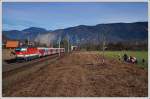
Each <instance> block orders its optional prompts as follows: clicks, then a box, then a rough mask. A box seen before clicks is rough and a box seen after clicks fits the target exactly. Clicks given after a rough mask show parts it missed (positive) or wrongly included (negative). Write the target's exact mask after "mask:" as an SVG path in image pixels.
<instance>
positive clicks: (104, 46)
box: [102, 33, 105, 63]
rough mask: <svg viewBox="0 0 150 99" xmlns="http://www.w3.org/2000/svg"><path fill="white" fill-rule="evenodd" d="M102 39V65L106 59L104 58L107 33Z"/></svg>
mask: <svg viewBox="0 0 150 99" xmlns="http://www.w3.org/2000/svg"><path fill="white" fill-rule="evenodd" d="M102 35H103V36H102V39H103V59H102V63H104V62H105V57H104V54H105V33H102Z"/></svg>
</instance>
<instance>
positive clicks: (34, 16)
mask: <svg viewBox="0 0 150 99" xmlns="http://www.w3.org/2000/svg"><path fill="white" fill-rule="evenodd" d="M2 11H3V12H2V13H3V14H2V21H3V23H2V24H3V30H15V29H16V30H23V29H25V28H29V27H41V28H45V29H47V30H55V29H63V28H67V27H72V26H77V25H96V24H101V23H116V22H126V23H130V22H136V21H148V5H147V3H146V2H145V3H144V2H139V3H133V2H130V3H102V2H101V3H100V2H99V3H98V2H95V3H94V2H93V3H88V2H86V3H85V2H76V3H65V2H64V3H63V2H62V3H56V2H51V3H50V2H49V3H48V2H47V3H46V2H45V3H42V2H38V3H36V2H30V3H25V2H22V3H21V2H20V3H19V2H6V3H3V5H2Z"/></svg>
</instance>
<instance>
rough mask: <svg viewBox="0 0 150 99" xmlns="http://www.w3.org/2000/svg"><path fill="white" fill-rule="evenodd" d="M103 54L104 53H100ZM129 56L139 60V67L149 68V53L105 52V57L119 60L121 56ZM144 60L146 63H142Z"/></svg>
mask: <svg viewBox="0 0 150 99" xmlns="http://www.w3.org/2000/svg"><path fill="white" fill-rule="evenodd" d="M100 53H102V52H100ZM125 53H126V54H127V55H128V56H134V57H136V58H137V60H138V64H137V65H138V66H140V67H144V68H148V51H105V53H104V54H105V57H108V58H113V59H119V55H120V56H121V57H122V56H123V55H124V54H125ZM142 59H145V63H144V64H143V63H142Z"/></svg>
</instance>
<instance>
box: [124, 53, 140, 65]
mask: <svg viewBox="0 0 150 99" xmlns="http://www.w3.org/2000/svg"><path fill="white" fill-rule="evenodd" d="M123 59H124V61H125V62H128V63H133V64H137V63H138V61H137V59H136V57H133V56H129V57H128V55H127V54H124V56H123Z"/></svg>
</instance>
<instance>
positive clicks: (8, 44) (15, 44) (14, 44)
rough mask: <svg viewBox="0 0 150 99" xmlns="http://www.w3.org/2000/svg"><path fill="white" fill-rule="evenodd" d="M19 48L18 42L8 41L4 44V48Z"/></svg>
mask: <svg viewBox="0 0 150 99" xmlns="http://www.w3.org/2000/svg"><path fill="white" fill-rule="evenodd" d="M18 46H19V41H15V40H8V41H7V42H6V48H16V47H18Z"/></svg>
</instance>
